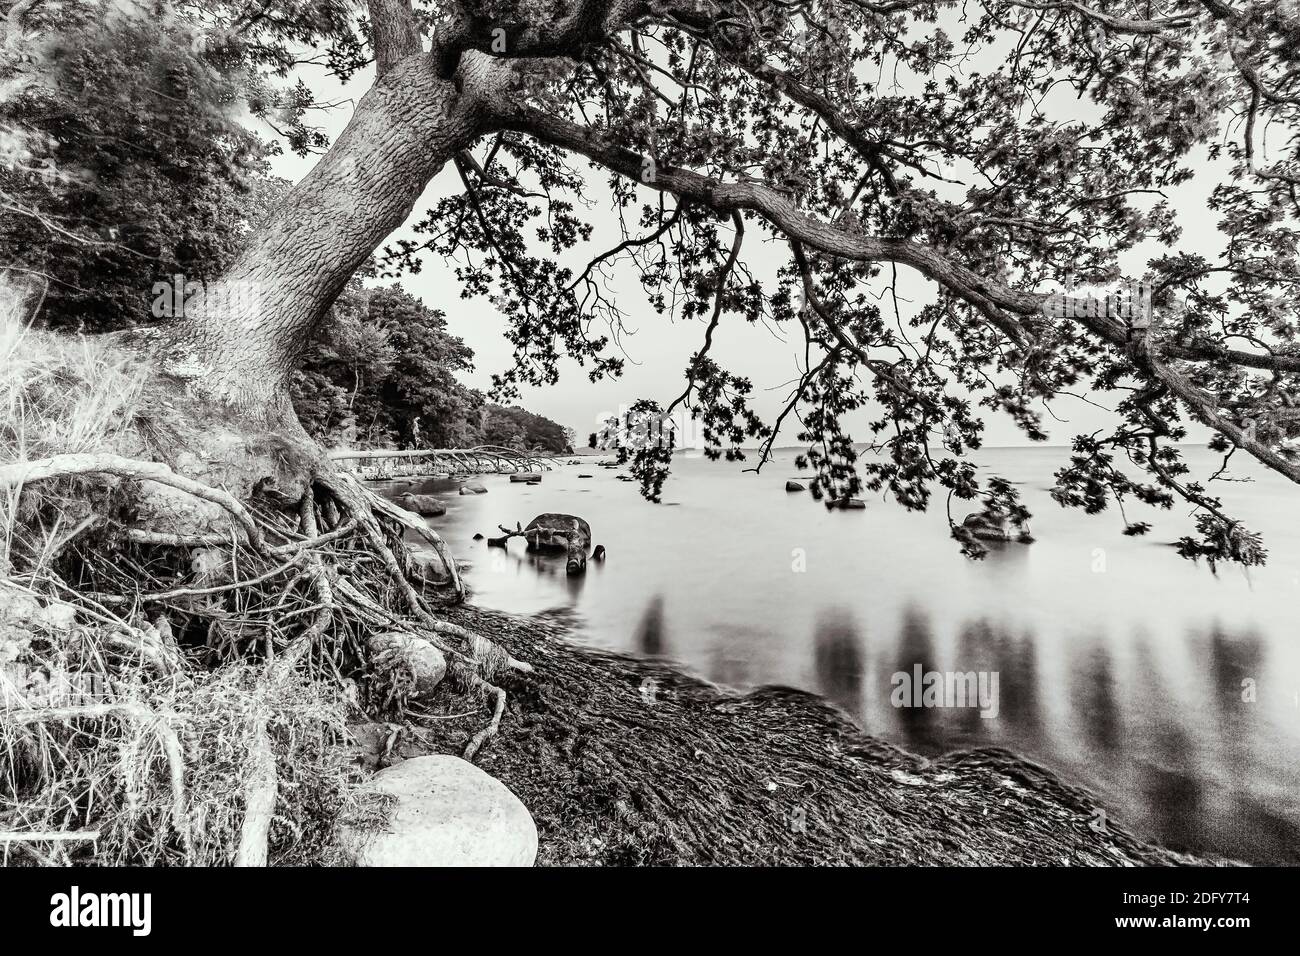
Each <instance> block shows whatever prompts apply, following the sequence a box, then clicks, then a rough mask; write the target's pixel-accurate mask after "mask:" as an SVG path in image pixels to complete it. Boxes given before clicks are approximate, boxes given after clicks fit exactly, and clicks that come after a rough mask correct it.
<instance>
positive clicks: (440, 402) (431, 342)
mask: <svg viewBox="0 0 1300 956" xmlns="http://www.w3.org/2000/svg"><path fill="white" fill-rule="evenodd" d="M473 359H474V352H473V350H472V349H470V348H469V346H467V345H466V344H465V343H464V342H462V341H461V340H460V339H459V338H457V337H456V336H454V335H452V334H451V333H450V332H448V331H447V319H446V315H445V314H444V313H443V312H442V311H440V310H437V309H431V308H429V307H428V306H426V305H425V304H424V303H422V302H421V301H420V300H419V299H417V298H416V297H414V296H412V295H411V294H410V293H408V292H405V291H404V290H403V289H402V288H401V287H400V286H398V285H392V286H387V287H380V288H365V287H363V286H362V285H361V283H360V282H359V281H354V282H353V284H352V285H351V286H350V287H349V288H348V289H347V290H346V291H345V292H344V293H343V295H342V296H340V297H339V300H338V302H337V303H335V305H334V310H333V314H332V315H331V317H330V319H329V321H328V322H327V323H326V324H325V326H324V328H323V329H322V330H321V333H320V334H319V335H318V336H317V337H316V340H315V341H314V342H313V344H312V347H311V350H310V351H309V353H308V356H307V361H306V364H305V365H304V367H303V369H302V370H301V371H299V372H297V373H296V374H295V376H294V380H293V384H292V395H293V403H294V407H295V408H296V409H297V411H298V417H299V418H300V419H301V420H302V423H303V425H304V426H305V427H306V428H307V430H308V431H309V432H310V433H311V434H312V435H313V437H316V438H318V439H320V440H321V441H322V442H325V443H326V444H346V445H350V446H356V447H367V448H372V447H411V446H418V447H422V448H465V447H470V446H473V445H502V446H505V447H507V448H514V449H517V450H519V451H533V450H541V451H546V452H550V453H552V454H567V453H569V452H572V451H573V446H572V440H571V436H570V433H568V432H566V430H565V429H564V427H563V426H561V425H559V424H557V423H556V422H553V421H551V420H550V419H549V418H544V417H542V416H541V415H534V414H533V413H532V412H528V411H525V410H524V409H522V408H505V407H502V406H500V405H494V404H492V403H490V402H488V401H487V399H486V398H485V396H484V395H483V393H482V392H480V391H478V390H477V389H473V388H469V387H467V386H465V385H464V384H462V383H461V382H459V381H457V380H456V377H455V374H454V373H455V372H458V371H468V370H469V369H471V368H473Z"/></svg>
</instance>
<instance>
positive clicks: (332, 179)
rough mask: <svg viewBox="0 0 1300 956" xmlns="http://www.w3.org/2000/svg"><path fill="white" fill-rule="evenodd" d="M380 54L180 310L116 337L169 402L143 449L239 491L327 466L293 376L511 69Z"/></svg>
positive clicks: (286, 491) (196, 526)
mask: <svg viewBox="0 0 1300 956" xmlns="http://www.w3.org/2000/svg"><path fill="white" fill-rule="evenodd" d="M406 39H407V40H410V37H409V36H408V37H407V38H406ZM389 54H390V55H389V56H387V57H386V58H385V60H384V62H383V63H382V64H381V66H382V69H381V70H380V73H379V77H378V79H377V80H376V81H375V84H374V86H372V87H371V89H370V90H369V91H368V92H367V93H366V95H365V96H364V97H363V98H362V99H361V101H360V102H359V103H358V104H357V107H356V111H355V113H354V114H353V116H352V119H351V121H350V122H349V123H348V125H347V127H346V128H345V129H344V131H343V133H342V134H341V135H340V136H339V138H338V140H337V141H336V142H335V143H334V145H333V147H332V148H331V149H330V150H329V151H328V152H327V153H326V154H325V156H324V157H322V159H321V160H320V162H319V163H318V164H317V165H316V167H315V168H314V169H312V171H311V172H310V173H309V174H308V175H307V176H306V177H305V178H304V179H303V180H302V182H300V183H299V184H298V185H297V186H295V187H294V188H293V189H292V190H290V192H289V194H288V195H287V196H286V197H285V199H284V201H283V202H282V203H281V204H280V206H279V207H278V208H277V209H276V210H275V211H274V213H273V214H272V215H271V217H270V219H269V221H268V222H267V223H266V224H265V225H264V226H263V227H262V228H261V229H260V230H259V231H258V233H257V234H256V236H255V237H254V238H253V240H252V241H251V242H250V244H249V245H248V247H247V249H246V250H245V251H244V253H243V254H242V255H241V256H240V257H239V259H238V260H237V261H236V262H235V263H234V265H233V266H232V267H231V268H230V270H229V271H228V272H227V274H226V275H225V276H223V277H222V279H221V280H219V281H218V282H217V283H214V284H213V285H211V286H209V287H207V288H205V289H204V290H202V291H200V292H197V293H196V294H194V295H193V296H192V297H189V296H187V298H186V302H185V315H184V318H180V319H177V320H175V321H173V322H172V323H170V324H168V325H165V326H153V327H151V328H149V329H147V330H142V331H138V332H134V333H128V334H127V335H126V336H124V337H123V338H124V342H125V344H127V345H129V346H130V347H131V348H133V349H134V350H135V351H136V352H137V353H139V354H141V355H142V357H144V358H145V359H146V360H147V361H149V362H150V363H151V364H153V365H154V366H155V368H156V370H157V371H158V373H159V374H158V375H157V376H156V386H155V387H156V388H158V389H159V390H160V392H161V393H162V394H161V398H162V401H161V403H160V404H162V405H165V406H167V407H170V408H171V409H172V412H171V413H170V415H169V417H170V418H171V419H172V421H171V423H170V426H171V427H164V428H162V429H155V430H161V431H165V432H167V434H166V436H165V440H163V441H147V442H146V444H147V445H148V447H142V448H141V449H140V455H141V456H142V457H145V458H161V459H163V460H165V461H166V462H167V463H168V464H169V465H170V466H171V467H172V469H173V470H174V471H176V472H178V473H180V474H183V475H187V476H189V477H192V478H195V479H198V480H200V481H203V482H205V483H208V484H211V485H213V486H215V487H220V488H224V489H226V490H228V491H229V492H230V493H232V494H234V495H235V496H237V497H239V498H248V497H250V496H252V495H254V494H256V493H259V492H276V493H278V494H279V495H281V496H283V497H284V498H285V499H286V500H297V499H298V498H299V497H301V495H302V494H303V492H304V491H305V490H306V489H307V488H308V487H309V485H310V481H311V479H312V478H313V476H314V475H316V474H318V473H319V472H321V471H322V470H325V469H327V468H328V464H327V463H326V462H325V461H324V458H323V453H322V450H321V449H320V448H319V446H317V444H316V443H315V442H313V441H312V440H311V439H310V438H308V436H307V434H306V433H305V432H304V431H303V429H302V426H301V425H300V423H299V422H298V418H297V416H296V414H295V413H294V410H293V406H292V404H291V402H290V400H289V389H288V386H289V382H290V378H291V376H292V374H293V372H294V370H295V369H296V368H297V367H298V365H299V363H300V362H301V359H302V357H303V353H304V351H305V349H306V347H307V345H308V343H309V342H310V340H311V336H312V333H313V332H314V331H315V330H316V328H317V327H318V326H319V324H320V323H321V321H322V320H323V319H324V318H325V316H326V314H327V313H328V311H329V308H330V306H331V305H332V304H333V303H334V300H335V298H336V297H337V296H338V294H339V293H340V292H341V291H342V290H343V288H344V286H345V285H346V284H347V282H348V280H349V279H350V278H351V277H352V276H353V274H354V273H355V272H356V270H357V269H358V268H359V267H361V266H362V265H363V264H364V263H365V262H366V260H367V258H368V257H369V256H370V255H371V254H372V253H373V252H374V251H375V249H377V248H378V247H379V245H380V244H381V243H382V242H383V241H384V239H385V238H387V236H388V235H389V234H391V233H392V232H393V230H394V229H396V228H397V227H398V226H400V225H401V224H402V223H403V222H404V221H405V220H406V219H407V217H408V216H409V215H410V214H411V211H412V210H413V209H414V207H415V204H416V202H417V201H418V200H419V198H420V196H421V194H422V193H423V192H424V190H425V188H426V187H427V186H428V184H429V181H430V180H431V179H432V178H433V177H434V176H435V175H436V174H437V172H438V171H439V170H440V169H441V168H442V167H443V165H444V164H445V163H446V162H447V160H448V159H450V158H452V157H453V156H454V155H455V154H456V153H457V152H458V151H460V150H463V149H465V148H467V147H469V146H470V145H471V144H472V143H473V142H474V140H475V139H476V138H478V137H479V136H481V135H482V134H483V133H484V132H486V131H487V130H486V127H487V125H488V123H489V122H490V120H489V117H490V115H491V114H490V113H489V111H488V110H487V109H486V108H485V104H486V103H488V102H490V101H491V100H492V98H493V97H494V96H495V95H496V91H498V90H499V89H500V88H501V87H502V85H503V84H504V83H506V82H508V81H509V71H508V69H507V68H505V67H504V66H502V64H501V63H500V61H497V60H495V59H493V58H492V57H489V56H485V55H482V54H478V53H473V52H471V53H468V54H466V55H465V56H463V57H462V58H461V60H460V62H459V65H458V68H457V70H456V73H455V74H454V75H453V76H451V77H446V76H442V75H440V74H439V72H438V69H437V65H436V63H435V61H434V58H433V57H431V56H430V55H429V54H427V53H425V52H423V51H421V50H419V48H418V43H417V44H416V49H415V51H414V52H408V53H407V55H405V56H400V57H394V56H392V55H391V54H392V49H391V46H390V48H389ZM160 511H161V512H163V514H160V515H158V516H157V526H158V527H160V528H164V529H165V530H169V531H173V530H174V531H184V532H187V533H190V532H203V531H206V530H212V527H216V525H213V524H212V522H213V521H218V522H219V521H222V520H224V519H222V518H221V516H219V515H211V516H193V517H192V518H185V520H181V517H182V516H180V515H178V514H175V513H172V512H171V511H170V510H169V506H167V505H166V504H165V503H164V504H163V505H161V506H160ZM209 519H212V520H209ZM210 525H212V527H209V526H210Z"/></svg>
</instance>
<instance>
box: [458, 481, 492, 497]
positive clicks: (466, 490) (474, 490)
mask: <svg viewBox="0 0 1300 956" xmlns="http://www.w3.org/2000/svg"><path fill="white" fill-rule="evenodd" d="M460 493H461V494H462V495H485V494H487V487H486V486H485V485H484V484H483V482H481V481H467V482H465V484H463V485H461V486H460Z"/></svg>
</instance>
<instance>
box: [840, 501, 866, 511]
mask: <svg viewBox="0 0 1300 956" xmlns="http://www.w3.org/2000/svg"><path fill="white" fill-rule="evenodd" d="M866 506H867V503H866V502H865V501H863V500H862V499H861V498H841V499H839V500H838V501H832V502H831V507H832V508H836V509H838V510H839V511H861V510H862V509H863V508H865V507H866Z"/></svg>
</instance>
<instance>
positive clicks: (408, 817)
mask: <svg viewBox="0 0 1300 956" xmlns="http://www.w3.org/2000/svg"><path fill="white" fill-rule="evenodd" d="M365 789H367V790H372V791H376V792H380V793H387V794H391V795H392V796H394V797H396V798H397V801H396V804H395V805H394V806H393V808H392V812H391V814H390V815H389V819H388V823H387V825H386V827H385V828H384V829H383V830H381V831H378V832H374V831H370V832H363V831H357V830H353V829H350V828H346V827H345V828H344V830H343V832H342V834H341V835H340V840H341V842H342V845H343V847H344V848H345V849H346V850H348V851H349V852H350V853H352V854H353V855H354V856H355V858H356V863H357V865H358V866H532V865H533V861H534V860H536V859H537V826H536V824H534V823H533V817H532V814H530V813H529V812H528V809H527V807H525V806H524V805H523V804H522V803H520V802H519V798H518V797H516V796H515V795H514V794H513V793H511V792H510V790H509V788H507V787H506V785H505V784H503V783H502V782H501V781H499V780H497V779H496V778H495V777H492V776H490V775H489V774H486V773H484V772H483V771H482V770H480V769H479V768H478V767H476V766H474V765H473V764H472V763H469V762H468V761H466V760H461V759H460V758H459V757H452V756H448V755H435V756H430V757H415V758H413V759H411V760H406V761H403V762H402V763H399V764H397V765H395V766H392V767H389V768H388V769H386V770H381V771H380V772H379V773H377V774H375V775H374V776H373V777H372V778H370V780H369V781H368V782H367V783H366V784H365Z"/></svg>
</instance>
